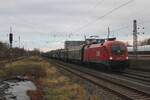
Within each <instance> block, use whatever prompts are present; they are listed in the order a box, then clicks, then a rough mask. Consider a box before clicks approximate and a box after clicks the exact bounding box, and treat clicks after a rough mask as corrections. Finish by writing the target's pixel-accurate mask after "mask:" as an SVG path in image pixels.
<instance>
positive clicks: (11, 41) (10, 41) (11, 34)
mask: <svg viewBox="0 0 150 100" xmlns="http://www.w3.org/2000/svg"><path fill="white" fill-rule="evenodd" d="M9 43H10V48H12V44H13V33H12V28H11V27H10V33H9Z"/></svg>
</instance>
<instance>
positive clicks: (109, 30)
mask: <svg viewBox="0 0 150 100" xmlns="http://www.w3.org/2000/svg"><path fill="white" fill-rule="evenodd" d="M109 35H110V29H109V27H108V35H107V39H109Z"/></svg>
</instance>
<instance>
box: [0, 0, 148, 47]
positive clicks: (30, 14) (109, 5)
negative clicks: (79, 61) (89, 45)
mask: <svg viewBox="0 0 150 100" xmlns="http://www.w3.org/2000/svg"><path fill="white" fill-rule="evenodd" d="M125 2H127V0H111V1H110V0H99V1H96V0H44V1H43V0H1V3H0V19H1V20H0V26H1V27H0V40H2V41H8V35H7V34H8V33H9V27H10V26H12V27H13V33H14V36H15V39H16V41H18V36H20V37H21V40H22V42H23V41H24V42H25V43H22V45H25V44H26V45H25V47H26V48H31V49H32V48H41V49H42V48H50V49H56V48H59V47H62V46H63V41H65V40H66V39H70V40H75V39H83V36H84V35H87V36H89V35H99V36H100V37H106V36H107V27H108V26H109V27H110V30H111V31H112V33H111V36H116V37H117V38H118V39H119V40H124V41H126V40H129V39H130V41H131V40H132V30H133V29H132V26H133V25H132V24H133V20H134V19H137V20H138V25H139V26H141V27H142V26H144V27H146V29H145V30H144V31H145V33H146V34H145V36H143V37H141V36H140V37H139V38H142V39H144V38H145V37H149V36H150V34H149V33H150V30H149V29H148V27H149V24H148V23H149V21H150V20H149V16H150V12H149V10H147V9H150V6H149V4H150V1H148V0H134V1H133V2H132V3H130V4H128V5H126V6H124V7H122V8H120V9H118V10H116V11H114V12H113V13H111V14H108V15H107V16H106V17H104V18H103V19H101V20H97V19H99V17H100V16H103V15H104V14H106V13H108V12H109V11H111V10H112V9H114V8H116V7H118V6H119V5H121V4H123V3H125ZM88 23H90V24H88ZM127 26H128V27H127ZM70 34H72V36H69V35H70ZM46 41H48V43H47V42H46ZM54 43H55V46H54ZM59 43H60V44H59ZM15 46H18V44H17V43H16V44H15Z"/></svg>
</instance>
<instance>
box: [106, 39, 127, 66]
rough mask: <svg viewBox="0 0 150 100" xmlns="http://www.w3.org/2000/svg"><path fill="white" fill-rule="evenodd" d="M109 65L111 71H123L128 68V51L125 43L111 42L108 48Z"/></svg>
mask: <svg viewBox="0 0 150 100" xmlns="http://www.w3.org/2000/svg"><path fill="white" fill-rule="evenodd" d="M109 52H110V53H109V54H110V56H109V63H110V66H111V68H112V69H115V68H116V69H125V68H127V67H128V66H129V61H128V50H127V46H126V45H125V43H123V42H120V41H113V42H112V43H111V45H110V47H109Z"/></svg>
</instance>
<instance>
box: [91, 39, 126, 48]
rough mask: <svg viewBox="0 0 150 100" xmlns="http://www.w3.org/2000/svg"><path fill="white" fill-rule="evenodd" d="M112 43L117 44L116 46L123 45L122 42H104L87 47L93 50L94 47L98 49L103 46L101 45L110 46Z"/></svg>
mask: <svg viewBox="0 0 150 100" xmlns="http://www.w3.org/2000/svg"><path fill="white" fill-rule="evenodd" d="M113 43H118V44H124V42H122V41H116V40H114V41H105V42H104V43H103V44H102V43H99V44H91V45H89V47H90V48H94V47H99V46H103V45H111V44H113Z"/></svg>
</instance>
